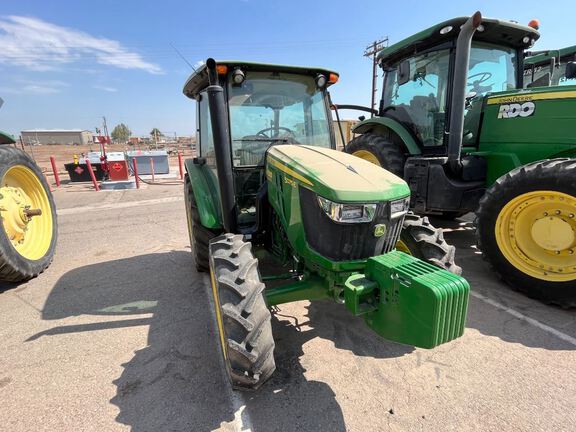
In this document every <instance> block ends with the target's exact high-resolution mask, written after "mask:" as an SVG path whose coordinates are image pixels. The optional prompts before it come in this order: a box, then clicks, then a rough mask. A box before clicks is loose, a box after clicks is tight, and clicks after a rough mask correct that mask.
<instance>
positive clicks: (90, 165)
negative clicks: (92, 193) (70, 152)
mask: <svg viewBox="0 0 576 432" xmlns="http://www.w3.org/2000/svg"><path fill="white" fill-rule="evenodd" d="M86 167H87V168H88V172H89V173H90V178H91V179H92V184H93V185H94V189H96V192H98V191H99V190H100V186H98V181H97V180H96V176H95V175H94V170H93V169H92V164H91V163H90V161H89V160H88V159H86Z"/></svg>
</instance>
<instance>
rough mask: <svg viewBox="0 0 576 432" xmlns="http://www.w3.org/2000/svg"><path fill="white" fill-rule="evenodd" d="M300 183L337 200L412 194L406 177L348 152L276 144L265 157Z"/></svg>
mask: <svg viewBox="0 0 576 432" xmlns="http://www.w3.org/2000/svg"><path fill="white" fill-rule="evenodd" d="M266 164H267V167H266V172H267V175H268V176H269V178H270V176H271V172H270V168H269V167H270V166H273V167H275V168H277V169H279V170H280V171H282V172H283V173H284V174H285V175H286V176H287V178H290V179H292V180H294V181H296V182H297V183H299V184H300V185H301V186H303V187H305V188H308V189H310V190H312V191H314V192H315V193H317V194H318V195H320V196H322V197H324V198H327V199H329V200H331V201H335V202H376V201H390V200H395V199H398V198H404V197H407V196H408V195H410V189H409V188H408V185H407V184H406V182H405V181H404V180H402V179H401V178H400V177H397V176H395V175H394V174H392V173H390V172H388V171H386V170H385V169H383V168H381V167H379V166H377V165H374V164H372V163H370V162H367V161H365V160H363V159H360V158H358V157H356V156H352V155H349V154H347V153H343V152H339V151H336V150H331V149H327V148H323V147H313V146H304V145H277V146H274V147H272V148H271V149H270V150H269V152H268V156H267V159H266Z"/></svg>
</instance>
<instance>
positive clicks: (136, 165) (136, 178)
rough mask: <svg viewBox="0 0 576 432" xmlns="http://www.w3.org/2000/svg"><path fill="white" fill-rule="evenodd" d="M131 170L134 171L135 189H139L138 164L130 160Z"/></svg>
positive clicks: (134, 159)
mask: <svg viewBox="0 0 576 432" xmlns="http://www.w3.org/2000/svg"><path fill="white" fill-rule="evenodd" d="M132 168H133V170H134V180H136V189H140V178H139V177H138V162H137V161H136V158H135V157H134V158H132Z"/></svg>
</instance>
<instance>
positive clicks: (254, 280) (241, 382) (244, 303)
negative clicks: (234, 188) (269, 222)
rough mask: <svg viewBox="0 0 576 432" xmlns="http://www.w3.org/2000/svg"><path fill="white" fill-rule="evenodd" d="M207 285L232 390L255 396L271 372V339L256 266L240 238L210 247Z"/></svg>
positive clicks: (229, 237)
mask: <svg viewBox="0 0 576 432" xmlns="http://www.w3.org/2000/svg"><path fill="white" fill-rule="evenodd" d="M210 282H211V286H212V294H213V298H214V305H215V308H216V311H215V312H216V320H217V324H218V333H219V336H220V346H221V348H222V355H223V358H224V363H225V365H226V370H227V373H228V377H229V378H230V381H231V382H232V386H233V387H234V388H235V389H237V390H255V389H257V388H259V387H260V386H261V385H262V384H263V383H264V382H265V381H266V380H267V379H268V378H269V377H270V376H271V375H272V373H273V372H274V370H275V369H276V365H275V363H274V338H273V335H272V325H271V323H270V319H271V315H270V311H269V309H268V307H267V306H266V302H265V299H264V293H263V291H264V284H263V283H262V281H261V279H260V274H259V272H258V260H257V259H256V258H254V255H253V254H252V245H251V244H250V243H246V242H244V241H243V240H242V236H241V235H234V234H224V235H222V236H220V237H217V238H215V239H213V240H212V241H211V242H210Z"/></svg>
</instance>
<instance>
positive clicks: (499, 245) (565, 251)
mask: <svg viewBox="0 0 576 432" xmlns="http://www.w3.org/2000/svg"><path fill="white" fill-rule="evenodd" d="M476 240H477V243H478V247H479V249H480V250H481V251H482V254H483V258H484V259H485V260H486V261H488V263H489V264H490V265H491V266H492V268H493V269H494V270H495V271H496V272H497V273H498V275H499V276H500V277H501V278H502V279H503V280H504V281H505V282H506V283H507V284H508V285H510V287H512V288H513V289H516V290H518V291H521V292H523V293H525V294H526V295H528V296H529V297H532V298H535V299H537V300H540V301H542V302H544V303H549V304H556V305H559V306H562V307H574V306H576V159H551V160H545V161H539V162H535V163H531V164H528V165H524V166H522V167H519V168H516V169H514V170H512V171H510V172H509V173H507V174H505V175H503V176H502V177H500V178H499V179H498V180H496V182H495V183H494V184H493V185H492V187H490V188H489V189H488V190H487V191H486V194H485V195H484V197H483V198H482V199H481V200H480V207H479V208H478V211H477V212H476Z"/></svg>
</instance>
